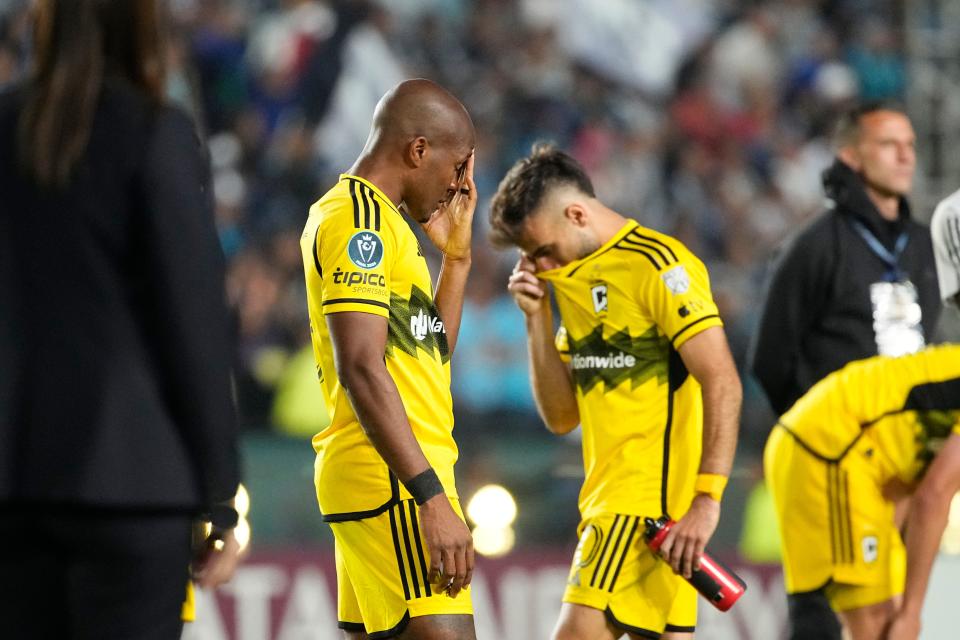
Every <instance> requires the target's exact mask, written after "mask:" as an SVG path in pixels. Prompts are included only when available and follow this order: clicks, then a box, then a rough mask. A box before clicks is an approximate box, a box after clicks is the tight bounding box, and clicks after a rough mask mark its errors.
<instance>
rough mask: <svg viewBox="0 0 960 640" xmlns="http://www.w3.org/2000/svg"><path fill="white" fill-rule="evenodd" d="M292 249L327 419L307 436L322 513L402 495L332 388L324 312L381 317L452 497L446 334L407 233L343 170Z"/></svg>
mask: <svg viewBox="0 0 960 640" xmlns="http://www.w3.org/2000/svg"><path fill="white" fill-rule="evenodd" d="M300 245H301V249H302V251H303V266H304V274H305V276H306V284H307V305H308V308H309V312H310V332H311V335H312V339H313V351H314V356H315V358H316V361H317V375H318V377H319V378H320V387H321V390H322V392H323V398H324V401H325V403H326V406H327V410H328V411H329V413H330V416H331V419H330V425H329V426H328V427H326V428H325V429H324V430H323V431H321V432H320V433H318V434H317V435H315V436H314V438H313V447H314V449H315V450H316V452H317V460H316V468H315V479H316V485H317V498H318V500H319V502H320V509H321V511H322V512H323V514H324V519H325V520H327V521H328V522H337V521H343V520H354V519H361V518H366V517H371V516H374V515H378V514H380V513H383V512H385V511H386V510H387V509H388V508H389V507H390V506H392V505H393V504H395V503H396V502H397V501H398V500H400V499H406V498H409V497H410V495H409V493H407V491H406V489H405V488H404V487H403V486H402V485H400V484H399V483H398V482H397V479H396V477H395V476H394V475H393V474H392V473H391V472H390V470H389V468H388V467H387V465H386V463H385V462H384V461H383V459H382V458H381V457H380V455H379V454H378V453H377V451H376V449H374V447H373V445H372V444H371V443H370V441H369V439H368V438H367V436H366V435H365V434H364V432H363V429H362V428H361V427H360V423H359V422H358V421H357V416H356V414H355V413H354V411H353V407H352V406H351V404H350V401H349V399H348V398H347V395H346V392H345V391H344V389H343V387H342V386H341V385H340V381H339V378H338V377H337V372H336V369H335V366H334V360H333V348H332V346H331V343H330V335H329V333H328V331H327V324H326V320H325V318H324V316H325V315H326V314H329V313H339V312H344V311H358V312H361V313H372V314H375V315H379V316H383V317H384V318H387V320H388V322H389V333H388V338H387V348H386V358H385V361H386V365H387V371H388V372H389V373H390V376H391V377H392V378H393V380H394V382H395V383H396V385H397V389H398V390H399V392H400V397H401V399H402V400H403V405H404V408H405V409H406V413H407V417H408V419H409V420H410V425H411V427H412V429H413V433H414V436H416V439H417V442H419V444H420V447H421V448H422V449H423V453H424V454H425V455H426V457H427V460H428V461H429V462H430V464H431V465H432V466H433V468H434V469H435V470H436V472H437V475H438V476H439V477H440V481H441V482H442V483H443V486H444V489H445V490H446V493H447V494H448V495H450V496H455V495H456V492H455V488H454V482H453V465H454V463H455V462H456V460H457V447H456V444H455V443H454V441H453V434H452V431H453V403H452V400H451V397H450V365H449V349H448V347H447V335H446V330H445V328H444V326H443V322H442V321H441V319H440V317H439V314H438V313H437V309H436V307H435V306H434V302H433V287H432V285H431V281H430V272H429V270H428V269H427V263H426V261H425V260H424V258H423V256H422V255H421V253H420V248H419V245H418V243H417V238H416V236H415V235H414V234H413V231H412V230H411V229H410V227H409V226H408V225H407V222H406V220H405V219H404V217H403V216H402V214H401V213H400V212H399V211H398V210H397V208H396V206H394V204H393V203H392V202H390V200H389V199H388V198H387V197H386V196H384V195H383V193H381V192H380V190H379V189H378V188H377V187H376V186H374V185H373V184H371V183H369V182H367V181H366V180H363V179H362V178H358V177H355V176H349V175H342V176H340V181H339V182H338V183H337V185H336V186H335V187H333V188H332V189H331V190H330V191H328V192H327V193H326V194H325V195H324V196H323V197H322V198H321V199H320V200H319V201H318V202H317V203H316V204H314V205H313V207H311V209H310V217H309V219H308V220H307V224H306V228H305V229H304V232H303V236H302V237H301V239H300Z"/></svg>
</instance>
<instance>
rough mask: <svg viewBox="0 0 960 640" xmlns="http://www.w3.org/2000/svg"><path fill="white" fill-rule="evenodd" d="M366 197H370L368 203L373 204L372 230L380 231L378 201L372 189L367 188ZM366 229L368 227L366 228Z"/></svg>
mask: <svg viewBox="0 0 960 640" xmlns="http://www.w3.org/2000/svg"><path fill="white" fill-rule="evenodd" d="M367 195H368V196H370V202H372V203H373V230H374V231H380V201H379V200H378V199H377V194H376V193H374V192H373V189H371V188H370V187H367ZM367 228H368V229H369V228H370V227H367Z"/></svg>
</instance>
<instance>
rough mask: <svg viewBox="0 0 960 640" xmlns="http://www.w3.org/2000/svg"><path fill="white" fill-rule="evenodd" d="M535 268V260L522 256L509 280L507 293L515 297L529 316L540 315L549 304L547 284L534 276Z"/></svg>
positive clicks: (515, 300)
mask: <svg viewBox="0 0 960 640" xmlns="http://www.w3.org/2000/svg"><path fill="white" fill-rule="evenodd" d="M535 268H536V267H535V266H534V264H533V260H531V259H530V258H528V257H527V256H526V255H523V254H521V256H520V260H518V261H517V264H516V266H514V267H513V272H512V273H511V274H510V279H509V280H507V291H509V292H510V295H512V296H513V300H514V302H516V303H517V306H518V307H520V310H521V311H523V312H524V313H525V314H527V315H533V314H535V313H539V312H540V311H542V310H543V309H544V308H545V307H546V306H547V305H548V304H549V298H548V296H547V283H545V282H543V281H542V280H540V279H539V278H537V276H535V275H534V272H535Z"/></svg>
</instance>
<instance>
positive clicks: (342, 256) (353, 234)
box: [314, 211, 397, 317]
mask: <svg viewBox="0 0 960 640" xmlns="http://www.w3.org/2000/svg"><path fill="white" fill-rule="evenodd" d="M338 214H339V215H338ZM352 220H353V214H352V213H351V212H347V211H341V212H337V213H335V214H333V215H331V216H330V217H328V218H327V219H325V220H324V221H323V222H322V223H321V224H320V226H319V227H318V233H317V237H316V240H315V246H314V249H315V250H316V253H317V262H318V263H319V265H320V273H321V276H322V278H321V291H320V300H321V305H322V308H323V313H324V314H328V313H339V312H343V311H361V312H363V313H372V314H375V315H379V316H383V317H388V316H389V315H390V274H391V271H392V266H393V263H394V261H395V260H396V253H397V251H396V242H395V240H394V237H393V233H392V232H391V230H390V229H389V228H384V229H383V230H380V231H377V230H374V229H357V228H356V227H354V226H353V224H352Z"/></svg>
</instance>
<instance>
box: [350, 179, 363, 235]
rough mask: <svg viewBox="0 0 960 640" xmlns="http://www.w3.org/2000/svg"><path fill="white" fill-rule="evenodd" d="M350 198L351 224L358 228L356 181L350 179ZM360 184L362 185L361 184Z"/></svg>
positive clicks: (358, 213) (358, 211) (358, 207)
mask: <svg viewBox="0 0 960 640" xmlns="http://www.w3.org/2000/svg"><path fill="white" fill-rule="evenodd" d="M349 182H350V199H351V200H353V226H354V228H356V229H359V228H360V202H359V201H358V200H357V181H356V180H350V181H349ZM361 186H362V185H361Z"/></svg>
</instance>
